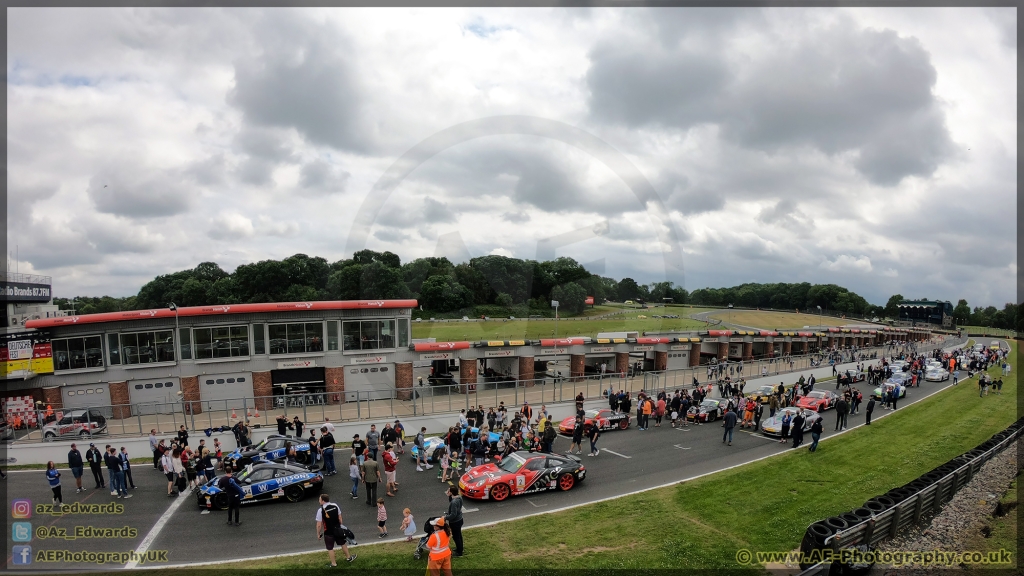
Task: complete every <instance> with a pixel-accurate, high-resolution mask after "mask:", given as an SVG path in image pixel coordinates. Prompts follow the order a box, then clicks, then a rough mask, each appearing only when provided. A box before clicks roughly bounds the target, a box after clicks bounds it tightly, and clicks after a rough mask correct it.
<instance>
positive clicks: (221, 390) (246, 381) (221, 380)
mask: <svg viewBox="0 0 1024 576" xmlns="http://www.w3.org/2000/svg"><path fill="white" fill-rule="evenodd" d="M199 397H200V398H201V399H202V400H203V411H212V410H231V409H235V410H242V409H244V408H245V407H250V408H251V407H252V406H254V403H253V393H252V372H236V373H234V374H214V375H206V374H204V375H201V376H199ZM243 399H245V400H246V401H245V402H243V401H242V400H243Z"/></svg>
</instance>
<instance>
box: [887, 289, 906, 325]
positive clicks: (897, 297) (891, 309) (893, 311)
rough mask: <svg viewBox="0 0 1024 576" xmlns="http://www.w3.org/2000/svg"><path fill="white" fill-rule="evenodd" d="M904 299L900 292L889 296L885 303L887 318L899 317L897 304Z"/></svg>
mask: <svg viewBox="0 0 1024 576" xmlns="http://www.w3.org/2000/svg"><path fill="white" fill-rule="evenodd" d="M903 301H904V298H903V295H902V294H893V295H892V296H890V297H889V301H888V302H886V303H885V315H886V317H887V318H894V319H895V318H899V317H900V310H899V305H900V303H901V302H903Z"/></svg>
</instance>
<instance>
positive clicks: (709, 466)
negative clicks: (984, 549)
mask: <svg viewBox="0 0 1024 576" xmlns="http://www.w3.org/2000/svg"><path fill="white" fill-rule="evenodd" d="M989 340H991V341H998V339H977V341H978V342H979V343H986V342H988V341H989ZM961 345H962V344H961ZM849 366H853V364H849V365H846V364H844V365H841V366H840V367H839V369H843V368H846V367H849ZM811 372H813V373H814V374H815V377H816V378H819V379H820V378H823V377H827V376H831V373H832V371H831V367H829V366H825V367H823V368H818V369H815V370H813V371H803V372H799V373H793V374H786V375H780V376H777V377H769V378H763V379H762V378H758V379H751V380H749V381H748V388H753V387H756V386H757V385H760V384H763V383H770V384H778V382H780V381H782V382H786V383H792V382H795V381H796V380H797V379H798V378H799V377H800V375H801V374H803V375H804V376H807V375H809V373H811ZM824 385H825V386H829V387H831V386H830V383H824ZM951 385H952V379H951V380H949V381H947V382H941V383H934V382H929V383H924V384H923V385H922V386H921V387H919V388H915V389H913V390H912V391H911V392H910V393H909V395H908V398H907V399H906V400H903V401H901V402H900V404H899V406H900V409H902V408H903V407H905V406H907V405H909V404H912V403H914V402H917V401H920V400H922V399H924V398H927V397H928V396H930V395H932V394H935V393H937V392H939V391H941V390H944V389H945V388H947V387H949V386H951ZM860 388H861V391H862V392H870V390H868V389H867V387H866V386H864V385H863V384H861V385H860ZM603 405H604V403H603V402H600V403H598V402H594V403H593V404H592V406H593V407H598V406H603ZM588 407H591V403H588ZM862 410H863V409H862ZM892 414H893V412H889V411H885V410H881V409H878V410H876V411H875V414H874V419H875V420H878V419H879V418H885V417H889V416H891V415H892ZM848 420H849V426H850V429H852V428H855V427H857V426H861V425H863V423H864V414H863V411H862V412H861V413H859V414H857V415H852V416H849V418H848ZM834 425H835V415H834V412H833V411H829V412H826V414H825V432H824V434H823V435H822V439H823V440H824V439H826V438H829V437H831V436H834V435H836V434H837V433H836V432H833V430H832V428H833V427H834ZM367 426H369V424H367ZM839 434H841V433H839ZM721 436H722V428H721V426H720V424H719V423H717V422H715V423H712V424H707V425H702V426H693V425H691V426H690V427H689V428H685V429H673V428H672V427H671V426H670V425H669V424H668V423H667V422H666V423H665V424H663V425H662V426H661V427H660V428H655V427H652V428H650V429H648V430H646V431H642V432H641V431H638V430H637V429H636V427H635V423H634V425H633V426H631V427H630V429H629V430H626V431H611V432H606V433H604V434H602V436H601V439H600V441H599V443H598V446H599V448H601V449H602V451H601V455H600V456H598V457H596V458H588V457H583V463H584V465H585V466H586V467H587V480H586V481H584V482H582V483H581V484H579V485H577V486H576V487H575V488H573V489H572V490H570V491H568V492H557V491H556V492H546V493H541V494H533V495H529V496H523V497H513V498H510V499H508V500H507V501H505V502H501V503H495V502H486V501H485V502H475V501H471V500H467V501H466V506H465V508H466V513H465V528H471V527H473V526H481V525H485V524H491V523H495V522H498V521H504V520H509V519H512V518H520V517H524V516H529V515H535V514H541V513H550V512H553V511H557V510H559V509H563V508H567V507H573V506H579V505H583V504H589V503H594V502H597V501H601V500H607V499H611V498H616V497H620V496H623V495H625V494H629V493H632V492H638V491H643V490H648V489H651V488H655V487H659V486H664V485H668V484H673V483H677V482H679V481H681V480H685V479H692V478H695V477H697V476H701V475H706V474H711V473H714V472H718V471H721V470H724V469H726V468H730V467H735V466H740V465H743V464H746V463H749V462H752V461H754V460H758V459H762V458H767V457H771V456H773V455H775V454H778V453H781V452H783V451H785V450H786V448H783V445H780V444H778V443H777V442H771V441H767V440H766V439H765V437H763V436H761V435H755V434H751V433H749V432H746V431H743V430H741V429H737V430H736V432H735V434H734V438H733V445H732V446H730V447H726V446H724V445H723V444H722V442H721ZM570 442H571V440H570V439H569V438H566V437H564V436H559V437H558V439H557V440H556V441H555V450H556V451H564V450H567V449H568V447H569V444H570ZM344 454H345V451H344V450H339V455H338V458H337V460H338V468H339V474H338V475H336V476H332V477H329V478H327V479H326V481H325V483H324V491H325V492H327V493H329V494H330V495H331V497H332V500H333V501H335V502H338V503H339V504H340V505H341V508H342V514H343V519H344V522H345V523H346V524H347V525H348V526H349V527H350V528H351V529H352V530H353V532H354V533H355V534H356V536H357V538H358V539H359V542H360V544H368V543H373V542H377V541H379V540H378V538H377V530H376V514H377V511H376V506H371V505H367V504H366V503H365V492H364V491H363V489H362V486H361V487H360V490H359V495H360V499H359V500H352V499H351V497H350V496H349V490H350V486H351V484H350V481H349V480H348V475H347V473H346V472H347V459H346V458H344ZM401 459H402V461H401V464H400V465H399V468H398V481H399V483H400V484H401V486H400V490H399V492H398V496H397V497H395V498H386V500H387V509H388V528H389V531H390V536H389V537H388V538H387V539H386V541H391V540H402V539H404V537H402V536H401V532H400V531H399V530H398V525H399V524H400V523H401V518H402V508H404V507H409V508H411V509H412V511H413V514H414V515H415V517H416V520H417V523H418V525H419V526H420V527H421V529H422V523H423V522H424V521H425V520H426V519H427V518H428V517H429V516H436V515H439V514H440V513H442V512H443V511H444V510H445V509H446V507H447V504H448V499H447V496H446V494H445V490H446V488H447V485H446V484H442V483H441V482H440V481H439V480H438V479H437V477H436V471H437V467H435V468H433V469H432V470H428V471H426V472H416V471H415V467H414V466H413V464H412V461H411V458H410V457H409V455H408V453H406V454H405V455H403V456H402V457H401ZM133 471H134V477H135V483H136V485H137V486H139V488H138V489H137V490H133V491H132V493H133V494H134V496H135V497H134V498H132V499H130V500H127V501H122V500H117V499H115V498H113V497H111V496H110V493H109V490H89V491H88V492H87V493H84V494H75V491H74V480H73V478H72V477H71V474H70V472H67V471H65V472H64V474H63V476H62V478H61V480H62V484H63V486H64V494H65V499H64V501H65V503H72V502H87V503H108V502H110V501H115V502H119V503H123V505H124V507H125V510H124V512H123V513H122V514H120V515H108V516H95V517H82V516H74V517H68V516H63V517H61V516H53V517H50V516H47V517H40V516H37V515H33V518H32V519H31V520H30V521H31V522H32V523H33V526H36V525H37V523H38V524H43V525H48V526H55V527H64V528H69V529H71V528H73V527H74V526H76V525H85V524H87V525H92V526H99V527H109V528H120V527H122V526H125V525H128V526H131V527H134V528H136V529H137V530H138V534H137V536H136V537H135V538H131V539H123V540H78V541H74V542H57V541H54V540H43V541H40V540H38V539H33V541H32V542H31V543H29V544H30V545H32V546H33V549H34V550H35V549H44V550H48V549H70V550H90V551H127V550H133V549H135V550H138V549H139V547H140V544H141V543H142V542H143V539H146V538H147V536H148V542H147V546H146V547H145V548H146V549H147V550H152V551H162V550H166V551H167V552H168V561H169V563H170V565H186V564H196V563H215V562H226V561H232V560H246V559H250V560H251V559H253V558H255V557H260V556H270V555H281V554H293V553H302V552H311V551H323V545H322V543H321V542H318V541H317V540H316V535H315V532H314V516H315V514H316V510H317V508H318V505H317V502H316V498H315V496H309V497H308V498H307V499H306V500H304V501H302V502H299V503H297V504H291V503H288V502H272V503H263V504H255V505H246V506H243V507H242V511H241V521H242V525H241V526H238V527H235V526H230V527H229V526H227V525H225V521H226V514H227V513H226V512H225V511H216V512H213V513H210V514H201V513H200V509H199V508H198V507H197V505H196V497H195V495H194V494H189V495H187V496H183V497H181V499H182V500H183V501H182V502H180V504H179V505H178V506H176V507H175V509H174V510H170V509H169V506H168V504H169V503H170V502H174V501H173V500H172V499H171V498H168V497H167V496H166V495H165V494H166V486H167V484H166V480H165V479H164V477H163V475H162V474H160V473H159V472H157V471H155V470H153V468H152V467H151V466H143V465H136V466H134V467H133ZM104 472H105V471H104ZM90 477H91V475H90V474H89V473H88V472H86V478H85V479H84V480H85V481H84V482H83V484H84V485H88V486H91V485H92V480H91V478H90ZM7 482H8V486H7V488H8V490H7V492H8V498H9V499H13V498H30V499H32V500H33V502H34V503H36V502H39V503H49V501H50V491H49V489H48V488H47V485H46V481H45V478H44V477H43V472H42V471H31V472H12V473H11V474H10V476H9V479H8V480H7ZM69 485H70V486H71V489H70V491H69V490H68V486H69ZM380 488H381V489H380V490H379V495H381V496H383V494H384V490H383V486H381V487H380ZM69 492H70V493H69ZM13 520H17V519H12V518H11V517H10V515H8V534H11V528H12V527H11V523H12V521H13ZM158 523H159V527H158V528H157V529H155V530H154V529H153V528H154V526H156V525H157V524H158ZM9 540H10V538H9ZM15 544H22V543H15ZM412 546H413V545H412V544H409V548H410V553H411V551H412ZM475 552H477V551H476V550H474V549H473V548H472V537H471V536H470V538H469V540H468V543H467V551H466V553H467V554H473V553H475ZM12 560H13V557H12V556H10V555H9V556H8V560H7V565H8V567H9V568H15V567H16V568H18V569H27V570H32V569H35V570H40V571H44V570H45V571H53V570H54V569H57V568H60V569H70V568H74V569H90V568H91V569H104V568H106V569H110V568H112V567H113V566H110V565H107V566H105V567H104V566H98V565H95V564H92V565H90V564H80V565H62V566H56V565H52V564H37V563H33V564H32V565H29V566H15V565H14V564H13V563H12ZM139 567H142V568H145V567H148V566H146V565H141V566H139ZM154 567H155V566H154Z"/></svg>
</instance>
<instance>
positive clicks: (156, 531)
mask: <svg viewBox="0 0 1024 576" xmlns="http://www.w3.org/2000/svg"><path fill="white" fill-rule="evenodd" d="M185 500H192V498H191V494H190V495H188V496H176V497H175V501H174V502H172V503H171V505H170V506H168V507H167V511H166V512H164V513H163V515H161V516H160V519H159V520H157V521H156V524H154V525H153V527H152V528H150V530H149V533H148V534H146V537H145V538H143V539H142V542H140V543H139V547H138V548H136V549H135V554H136V555H137V556H143V555H145V554H146V551H147V550H149V547H150V546H152V545H153V542H154V541H155V540H156V537H157V536H159V535H160V531H161V530H163V529H164V526H165V525H166V524H167V521H168V520H170V519H171V516H173V515H174V512H175V511H176V510H177V509H178V508H181V505H182V504H184V503H185ZM192 501H193V502H195V500H192ZM138 566H139V563H138V562H129V563H127V564H125V565H124V568H125V570H134V569H135V568H138Z"/></svg>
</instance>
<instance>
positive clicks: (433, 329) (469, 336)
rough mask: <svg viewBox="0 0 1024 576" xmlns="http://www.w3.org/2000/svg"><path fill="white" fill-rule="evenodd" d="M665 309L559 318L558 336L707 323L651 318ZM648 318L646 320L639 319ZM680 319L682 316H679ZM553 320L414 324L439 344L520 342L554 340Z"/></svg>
mask: <svg viewBox="0 0 1024 576" xmlns="http://www.w3.org/2000/svg"><path fill="white" fill-rule="evenodd" d="M665 313H666V312H665V311H664V310H663V309H659V308H653V309H651V310H634V311H632V312H630V313H628V314H621V315H616V316H612V317H609V318H598V319H593V320H592V319H588V318H587V317H574V318H560V319H559V320H558V326H557V328H558V337H560V338H564V337H569V336H597V334H598V333H600V332H641V333H642V332H668V331H672V330H675V331H688V330H703V329H704V328H705V326H706V325H705V323H704V322H699V321H697V320H693V319H691V318H652V317H651V315H652V314H658V315H661V314H665ZM640 316H646V318H640ZM680 316H682V315H681V314H680ZM555 328H556V327H555V322H554V321H553V320H535V321H530V320H523V319H518V318H517V319H515V320H508V319H505V320H486V321H481V322H413V323H412V337H413V338H436V339H437V340H438V341H442V342H448V341H462V340H469V341H475V340H517V339H537V338H552V337H554V336H555Z"/></svg>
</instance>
